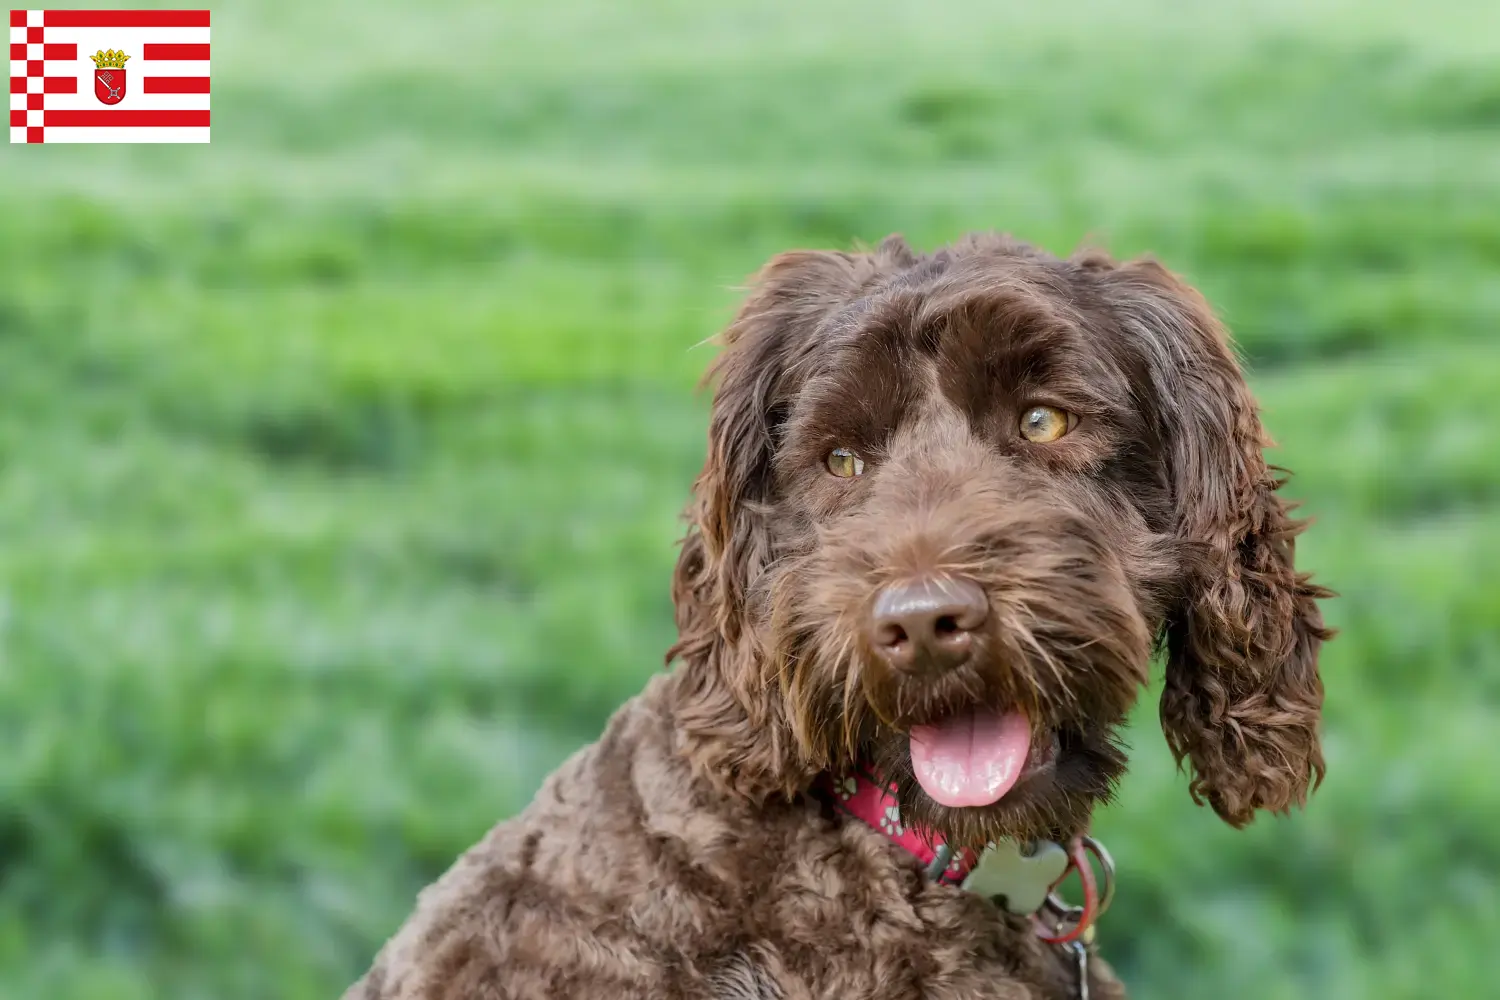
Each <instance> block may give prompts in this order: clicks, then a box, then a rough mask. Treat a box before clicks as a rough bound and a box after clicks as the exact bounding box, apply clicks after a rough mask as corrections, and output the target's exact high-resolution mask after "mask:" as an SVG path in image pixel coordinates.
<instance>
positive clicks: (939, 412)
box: [674, 237, 1327, 845]
mask: <svg viewBox="0 0 1500 1000" xmlns="http://www.w3.org/2000/svg"><path fill="white" fill-rule="evenodd" d="M726 341H727V345H726V351H725V353H724V354H723V355H722V356H721V358H720V360H719V362H718V363H717V364H716V372H717V374H718V376H719V388H718V392H717V395H716V397H715V404H714V413H713V418H712V422H711V429H710V454H709V458H708V462H707V464H706V466H705V470H704V473H703V475H702V477H700V480H699V482H698V485H697V490H696V501H695V505H694V507H693V511H692V514H693V518H694V521H695V525H694V530H692V531H690V533H689V537H688V539H687V542H686V543H685V546H684V551H683V555H682V558H681V560H680V562H679V567H678V575H677V580H676V585H675V587H674V596H675V598H676V600H677V604H678V619H679V627H680V629H681V631H682V639H681V641H680V642H679V644H678V646H677V647H675V648H674V653H680V654H682V656H683V658H684V660H685V661H686V665H685V667H684V669H685V671H687V672H688V673H687V678H686V679H687V681H688V682H689V688H688V689H689V690H690V691H691V692H692V695H693V696H692V698H690V699H689V701H688V702H687V704H686V705H685V706H684V708H683V709H682V723H683V726H684V733H685V737H686V740H687V746H688V749H689V750H690V752H694V753H696V754H697V756H699V757H700V758H701V759H702V760H703V761H704V763H705V764H706V765H707V766H708V767H709V768H710V770H711V771H713V772H715V773H716V774H717V775H718V776H719V777H720V778H722V779H723V780H724V781H725V783H726V784H727V785H728V786H729V787H731V788H737V789H739V790H741V791H743V792H745V793H747V794H766V793H768V792H769V791H771V790H775V789H779V790H781V791H785V792H795V791H798V790H800V789H801V788H803V787H805V786H806V784H807V782H808V781H810V780H811V779H812V778H813V777H814V776H815V775H816V774H818V773H819V772H821V771H825V770H833V771H835V772H837V771H839V770H842V769H844V768H846V767H848V766H849V765H850V764H851V763H853V762H855V761H858V760H864V761H868V762H870V763H872V764H873V765H874V766H875V767H876V768H877V769H878V770H879V771H880V772H881V773H882V774H884V775H886V776H887V777H888V778H890V779H892V780H894V781H895V782H896V783H897V786H898V797H899V799H900V801H901V803H902V807H903V815H904V816H905V817H907V819H908V820H909V821H913V822H917V823H921V824H923V825H925V826H928V827H930V828H932V829H935V830H938V831H940V832H942V833H943V834H944V835H946V836H947V837H948V838H949V839H950V840H952V841H955V842H960V843H966V844H971V845H978V844H982V843H984V842H985V841H988V840H992V839H996V838H998V837H1002V836H1015V837H1049V838H1052V839H1065V838H1066V837H1068V836H1071V835H1072V834H1075V833H1078V832H1080V831H1082V830H1083V829H1084V828H1085V827H1086V826H1087V822H1088V818H1089V815H1090V812H1091V810H1092V807H1093V805H1094V804H1095V803H1096V802H1097V801H1099V800H1101V799H1103V798H1105V797H1107V796H1108V795H1109V793H1110V791H1111V789H1112V787H1113V785H1114V783H1115V782H1116V780H1117V779H1118V778H1119V776H1120V775H1121V773H1122V772H1123V770H1124V766H1125V761H1124V757H1123V754H1122V753H1121V751H1120V749H1119V746H1118V743H1117V742H1116V733H1117V730H1118V727H1119V726H1120V725H1121V724H1122V723H1123V722H1124V720H1125V718H1126V715H1127V713H1128V711H1129V710H1130V708H1131V706H1132V705H1133V703H1134V701H1135V698H1136V696H1137V693H1138V692H1139V690H1140V689H1141V687H1142V686H1143V685H1144V684H1145V683H1146V682H1147V679H1148V666H1149V662H1150V659H1151V655H1152V653H1153V651H1154V650H1155V649H1156V648H1157V647H1158V645H1159V644H1162V643H1164V644H1165V645H1166V647H1167V649H1168V679H1167V690H1166V693H1165V695H1164V698H1163V704H1162V718H1163V724H1164V727H1165V729H1166V732H1167V736H1168V739H1169V741H1170V743H1171V745H1172V747H1173V749H1174V751H1176V752H1177V754H1178V756H1179V757H1184V756H1185V757H1187V758H1189V759H1190V760H1191V763H1192V766H1193V768H1194V771H1195V778H1194V784H1193V792H1194V795H1195V796H1202V797H1205V798H1206V799H1207V800H1208V801H1209V802H1211V803H1212V804H1213V805H1214V807H1215V808H1216V809H1217V810H1218V811H1219V812H1220V814H1221V815H1223V816H1224V817H1225V818H1226V819H1227V820H1229V821H1231V822H1233V823H1236V824H1240V823H1243V822H1246V821H1248V819H1249V818H1250V815H1251V814H1252V813H1253V811H1254V810H1255V809H1256V808H1262V807H1264V808H1271V809H1282V808H1285V807H1287V806H1289V805H1290V804H1292V803H1294V802H1297V801H1300V800H1301V798H1302V797H1303V795H1304V794H1305V791H1306V788H1307V786H1308V784H1309V782H1310V780H1313V779H1315V778H1316V777H1318V776H1320V775H1321V770H1322V759H1321V755H1320V753H1319V749H1318V741H1317V720H1318V712H1319V708H1320V704H1321V700H1322V688H1321V684H1320V682H1319V680H1318V676H1317V671H1316V653H1317V646H1318V644H1319V642H1320V641H1321V640H1322V639H1323V638H1325V637H1326V634H1327V633H1326V631H1325V630H1324V629H1323V627H1322V623H1321V619H1320V618H1319V616H1318V612H1317V608H1316V604H1315V598H1317V597H1319V596H1322V595H1323V592H1322V591H1321V590H1320V589H1319V588H1317V587H1314V586H1313V585H1311V584H1309V583H1308V582H1307V580H1306V578H1305V577H1304V576H1299V575H1298V574H1297V573H1296V572H1295V570H1294V568H1293V565H1292V549H1291V539H1292V537H1293V536H1294V535H1295V533H1296V530H1297V527H1298V525H1297V524H1296V522H1294V521H1292V520H1290V519H1289V517H1288V516H1287V511H1286V509H1285V507H1284V505H1283V504H1282V503H1281V501H1280V500H1279V499H1278V498H1277V497H1276V496H1275V494H1274V490H1275V488H1276V485H1277V483H1276V481H1275V480H1274V478H1272V476H1271V474H1270V472H1269V471H1268V469H1267V467H1266V465H1265V464H1264V461H1263V459H1262V458H1261V448H1262V446H1263V444H1264V443H1265V442H1264V440H1263V435H1262V433H1261V430H1260V424H1259V421H1258V419H1257V416H1256V411H1255V407H1254V403H1253V400H1252V399H1251V398H1250V396H1249V393H1248V391H1247V390H1246V388H1245V385H1244V382H1243V380H1242V378H1241V376H1240V373H1239V370H1238V367H1237V366H1236V364H1235V362H1234V360H1233V357H1232V355H1231V354H1230V352H1229V349H1228V346H1227V344H1226V341H1225V337H1224V336H1223V334H1222V331H1221V330H1220V329H1219V327H1218V326H1217V324H1216V323H1215V322H1214V320H1213V318H1212V316H1211V314H1210V313H1209V312H1208V310H1207V308H1206V307H1205V306H1204V304H1203V303H1202V302H1201V300H1200V299H1198V298H1197V296H1196V295H1195V294H1194V293H1192V292H1191V291H1190V290H1189V289H1187V288H1186V287H1185V286H1183V285H1181V284H1180V283H1178V282H1177V281H1176V280H1175V279H1174V278H1172V277H1171V276H1170V275H1169V274H1167V272H1165V271H1163V270H1162V269H1161V268H1159V267H1157V266H1156V265H1154V264H1151V263H1149V262H1147V263H1137V264H1132V265H1125V266H1123V267H1122V266H1116V265H1115V264H1113V263H1112V262H1110V261H1108V260H1107V259H1105V258H1103V257H1102V256H1098V255H1093V256H1086V257H1081V258H1076V259H1074V260H1072V261H1061V260H1057V259H1055V258H1052V257H1049V256H1047V255H1044V254H1041V253H1039V252H1036V251H1033V250H1031V249H1030V248H1027V247H1025V246H1023V245H1019V244H1015V243H1012V242H1009V241H1006V240H1003V239H999V238H992V237H976V238H970V239H969V240H966V241H964V242H962V243H961V244H959V245H957V246H955V247H953V248H950V249H947V250H944V251H940V252H939V253H937V254H935V255H932V256H930V257H925V258H918V257H916V256H915V255H913V254H912V253H911V251H909V250H908V249H907V248H906V246H905V245H904V244H903V243H901V242H900V241H899V240H895V239H892V240H888V241H886V243H884V244H882V245H881V247H880V248H879V249H878V250H876V251H875V252H873V253H870V254H860V255H855V254H834V253H799V254H789V255H783V256H782V257H779V258H777V259H776V260H774V261H772V262H771V264H769V265H768V266H767V268H766V269H765V270H764V271H763V272H762V274H761V275H760V277H759V280H758V282H757V287H756V290H755V291H754V293H753V294H752V296H751V298H750V300H749V301H748V302H747V303H746V305H745V307H744V308H743V309H742V311H741V313H740V315H739V317H738V318H737V320H736V322H735V323H734V325H733V326H732V327H731V329H730V331H729V334H728V336H727V337H726Z"/></svg>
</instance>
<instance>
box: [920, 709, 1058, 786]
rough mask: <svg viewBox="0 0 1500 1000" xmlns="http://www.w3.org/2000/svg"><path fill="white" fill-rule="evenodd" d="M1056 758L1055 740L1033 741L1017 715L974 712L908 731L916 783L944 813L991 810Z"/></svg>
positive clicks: (1022, 718)
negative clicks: (973, 808) (972, 808)
mask: <svg viewBox="0 0 1500 1000" xmlns="http://www.w3.org/2000/svg"><path fill="white" fill-rule="evenodd" d="M1037 744H1039V745H1037ZM1056 755H1057V738H1056V735H1055V734H1053V733H1050V732H1049V733H1047V734H1046V735H1045V737H1044V738H1042V739H1040V740H1036V739H1034V738H1033V733H1032V728H1031V720H1030V719H1028V718H1027V717H1026V713H1024V712H1020V711H1011V712H996V711H992V710H989V709H985V708H974V709H969V710H968V711H965V712H961V713H959V714H956V715H951V716H948V717H947V718H945V719H943V720H942V721H940V722H936V723H927V724H924V725H917V726H912V727H911V763H912V771H913V772H914V773H915V775H916V778H917V783H918V784H920V785H921V786H922V790H923V791H924V792H926V793H927V794H928V796H929V797H930V798H931V799H932V800H933V801H934V802H937V803H938V804H939V805H943V806H948V807H950V808H961V807H965V806H991V805H994V804H995V803H996V802H999V801H1000V800H1001V799H1003V798H1004V797H1005V796H1006V794H1007V793H1008V792H1009V791H1010V790H1011V789H1012V788H1014V787H1015V786H1016V782H1018V781H1020V780H1021V778H1022V777H1023V776H1025V775H1026V774H1028V773H1030V772H1033V771H1036V770H1039V769H1041V768H1043V767H1046V766H1048V765H1050V764H1051V763H1052V761H1053V760H1054V758H1055V757H1056Z"/></svg>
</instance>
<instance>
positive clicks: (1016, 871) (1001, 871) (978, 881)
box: [964, 840, 1068, 916]
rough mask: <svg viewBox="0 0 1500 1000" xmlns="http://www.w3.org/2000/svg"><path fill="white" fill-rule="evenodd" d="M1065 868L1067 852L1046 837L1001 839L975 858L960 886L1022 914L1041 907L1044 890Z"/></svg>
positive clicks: (1032, 911)
mask: <svg viewBox="0 0 1500 1000" xmlns="http://www.w3.org/2000/svg"><path fill="white" fill-rule="evenodd" d="M1067 870H1068V852H1067V851H1065V850H1064V849H1063V848H1062V845H1060V844H1054V843H1053V842H1052V841H1050V840H1031V841H1024V842H1022V841H1016V840H1001V841H997V842H996V843H993V844H991V845H990V846H989V847H988V848H987V849H986V850H985V852H984V855H983V856H982V857H981V858H980V859H979V864H978V865H976V866H975V868H974V871H973V873H972V874H971V875H970V876H969V877H968V879H967V880H966V881H965V882H964V888H965V889H968V890H969V891H970V892H977V893H979V894H980V895H981V896H989V897H992V898H994V900H995V903H996V905H998V906H1002V907H1004V908H1005V909H1006V910H1009V911H1010V912H1011V913H1015V914H1019V915H1021V916H1025V915H1027V914H1030V913H1035V912H1036V911H1037V910H1039V909H1041V908H1042V903H1044V902H1046V900H1047V893H1048V892H1050V891H1051V889H1052V887H1053V886H1054V885H1056V884H1057V881H1058V879H1060V878H1062V877H1063V874H1064V873H1065V872H1066V871H1067Z"/></svg>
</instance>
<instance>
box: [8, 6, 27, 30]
mask: <svg viewBox="0 0 1500 1000" xmlns="http://www.w3.org/2000/svg"><path fill="white" fill-rule="evenodd" d="M10 26H11V27H12V28H24V27H26V12H25V11H24V10H13V11H11V12H10Z"/></svg>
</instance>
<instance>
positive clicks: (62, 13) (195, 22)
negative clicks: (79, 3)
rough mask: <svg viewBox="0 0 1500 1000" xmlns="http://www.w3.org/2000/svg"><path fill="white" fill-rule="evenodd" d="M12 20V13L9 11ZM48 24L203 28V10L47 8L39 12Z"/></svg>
mask: <svg viewBox="0 0 1500 1000" xmlns="http://www.w3.org/2000/svg"><path fill="white" fill-rule="evenodd" d="M11 23H12V24H14V23H15V13H14V12H12V13H11ZM42 24H44V25H46V26H47V27H49V28H206V27H208V11H206V10H49V11H44V12H43V13H42Z"/></svg>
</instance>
